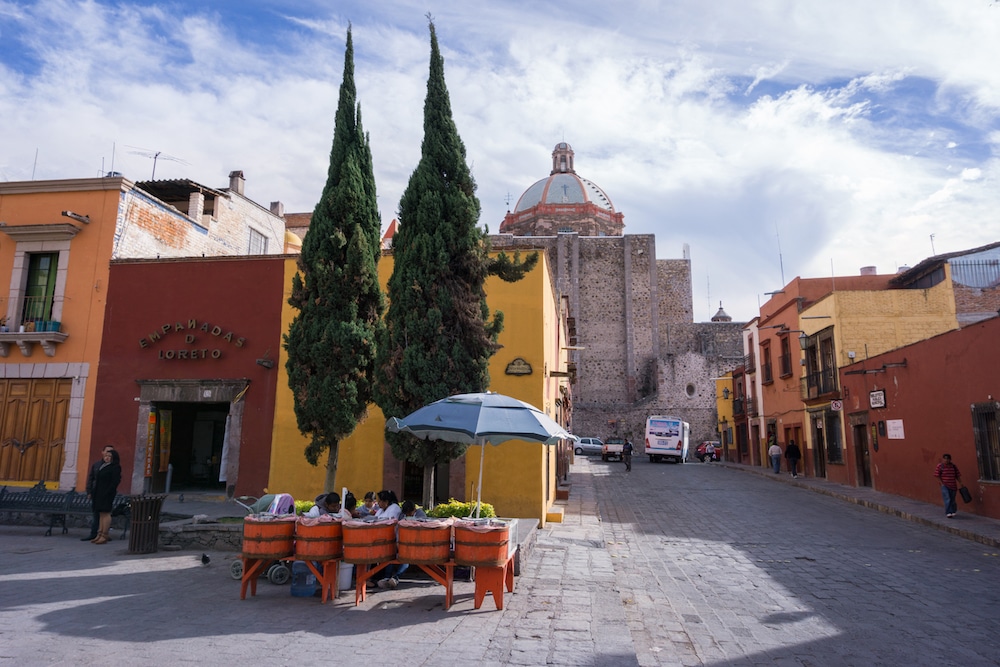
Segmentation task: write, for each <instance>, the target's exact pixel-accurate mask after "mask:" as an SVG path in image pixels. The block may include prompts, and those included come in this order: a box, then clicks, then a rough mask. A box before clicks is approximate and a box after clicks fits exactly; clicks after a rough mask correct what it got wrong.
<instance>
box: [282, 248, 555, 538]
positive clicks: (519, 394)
mask: <svg viewBox="0 0 1000 667" xmlns="http://www.w3.org/2000/svg"><path fill="white" fill-rule="evenodd" d="M392 267H393V258H392V257H383V258H382V259H381V261H380V262H379V280H380V282H381V284H382V287H383V289H385V286H386V284H387V282H388V279H389V276H390V275H391V274H392ZM285 270H286V281H285V284H286V286H287V287H286V299H285V306H284V310H283V313H282V321H283V323H284V324H283V329H284V330H286V331H287V328H288V325H289V324H290V323H291V321H292V318H293V315H294V311H293V309H292V308H291V306H289V305H287V296H288V294H287V292H290V290H291V280H292V276H293V275H294V273H295V271H296V266H295V259H294V258H290V259H289V260H288V261H287V263H286V269H285ZM486 291H487V302H488V304H489V306H490V308H491V310H501V311H503V313H504V331H503V332H502V333H501V334H500V340H499V342H500V344H501V345H503V348H501V349H500V351H499V352H497V354H496V355H495V356H494V357H493V358H492V360H491V362H490V379H491V382H490V390H491V391H496V392H498V393H503V394H507V395H510V396H514V397H516V398H519V399H521V400H523V401H526V402H528V403H531V404H532V405H534V406H536V407H538V408H540V409H542V410H543V411H545V412H546V413H547V414H549V416H551V417H555V416H556V407H555V399H556V398H557V397H559V393H558V392H559V389H558V386H559V379H558V378H548V377H546V376H547V373H546V370H556V369H557V368H558V369H559V370H565V367H566V364H565V361H564V357H565V351H564V350H562V349H561V348H562V346H563V345H565V339H564V338H562V337H561V336H562V334H561V333H560V331H559V327H560V319H559V314H558V310H557V304H556V302H555V299H554V297H553V294H552V285H551V281H550V279H549V272H548V267H547V265H546V262H545V257H544V255H542V256H541V257H540V261H539V263H538V266H537V267H536V268H535V269H534V270H533V271H532V272H531V273H529V274H528V275H527V276H525V278H524V279H523V280H521V281H519V282H517V283H513V284H510V283H505V282H503V281H501V280H499V279H498V278H495V277H494V278H490V279H489V280H488V281H487V285H486ZM518 357H519V358H521V359H523V360H524V361H526V362H527V363H528V364H530V365H531V368H532V373H531V375H523V376H516V375H507V374H506V373H505V372H504V371H505V369H506V367H507V365H508V364H509V363H510V362H511V361H512V360H513V359H515V358H518ZM561 359H562V361H560V360H561ZM286 360H287V353H286V351H285V350H284V349H282V350H281V353H280V358H279V365H278V369H279V373H280V377H279V378H278V396H277V398H276V405H275V419H274V432H273V445H272V448H273V449H272V456H271V469H270V475H269V480H270V481H269V485H268V489H269V491H271V492H272V493H275V492H282V493H290V494H292V496H294V497H295V498H302V499H312V498H314V497H315V496H316V495H317V494H319V493H320V492H321V491H322V490H323V485H324V481H325V478H326V472H325V467H324V466H325V461H323V462H321V464H320V465H319V466H317V467H312V466H310V465H309V464H308V463H307V462H306V460H305V456H304V454H303V451H304V449H305V446H306V443H307V440H306V439H305V438H304V437H303V436H302V435H301V434H300V433H299V431H298V427H297V425H296V421H295V414H294V408H293V400H292V395H291V392H290V391H289V390H288V375H287V373H286V371H285V361H286ZM442 398H443V397H442ZM393 416H397V417H402V416H403V415H393ZM384 429H385V417H384V416H383V415H382V412H381V410H379V408H378V407H376V406H375V405H372V406H370V407H369V414H368V417H367V418H366V419H365V420H364V421H362V422H361V423H360V424H359V425H358V427H357V429H356V430H355V431H354V433H352V434H351V435H350V436H349V437H348V438H346V439H345V440H343V441H342V442H341V443H340V454H339V457H338V466H337V481H336V485H335V488H334V490H336V491H337V492H338V493H339V492H340V490H341V489H342V488H343V487H345V486H346V487H347V488H348V489H350V490H351V491H352V492H353V493H354V494H355V495H356V496H358V497H359V498H360V497H361V495H362V494H363V493H364V492H365V491H377V490H379V489H382V488H384V485H383V472H382V471H383V466H384V464H385V461H384V451H385V447H384ZM465 457H466V468H465V470H466V473H465V474H466V481H465V485H464V490H465V498H459V500H471V499H474V498H475V495H476V494H475V485H476V482H477V479H478V475H479V460H480V448H479V447H475V446H473V447H470V448H469V450H468V452H467V453H466V455H465ZM555 487H556V480H555V452H554V448H553V447H545V446H543V445H538V444H530V443H524V442H506V443H502V444H500V445H498V446H492V445H489V446H487V447H486V451H485V465H484V467H483V493H482V496H483V502H488V503H491V504H492V505H494V507H495V508H496V511H497V514H498V515H500V516H508V517H534V518H538V519H539V520H540V521H541V522H543V523H544V520H545V511H546V509H547V508H548V507H549V505H550V504H551V503H552V501H553V500H554V498H555ZM455 495H459V494H455Z"/></svg>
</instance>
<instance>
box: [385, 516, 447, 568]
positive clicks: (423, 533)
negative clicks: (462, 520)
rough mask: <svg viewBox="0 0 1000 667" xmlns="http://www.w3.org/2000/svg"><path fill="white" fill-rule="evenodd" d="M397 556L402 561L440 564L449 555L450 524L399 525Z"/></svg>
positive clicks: (444, 561) (445, 560)
mask: <svg viewBox="0 0 1000 667" xmlns="http://www.w3.org/2000/svg"><path fill="white" fill-rule="evenodd" d="M398 551H399V555H398V556H397V558H398V559H399V560H401V561H402V562H404V563H413V564H424V565H430V564H440V563H447V562H448V559H449V558H450V557H451V526H449V525H447V524H439V523H428V524H425V525H420V526H414V525H410V524H402V523H401V524H400V525H399V538H398Z"/></svg>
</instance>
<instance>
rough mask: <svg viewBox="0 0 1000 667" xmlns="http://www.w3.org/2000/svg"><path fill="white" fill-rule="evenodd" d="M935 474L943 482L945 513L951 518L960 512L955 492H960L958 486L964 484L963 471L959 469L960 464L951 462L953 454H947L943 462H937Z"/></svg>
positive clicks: (942, 493)
mask: <svg viewBox="0 0 1000 667" xmlns="http://www.w3.org/2000/svg"><path fill="white" fill-rule="evenodd" d="M934 476H935V477H937V479H938V482H940V483H941V500H943V501H944V515H945V516H946V517H948V518H949V519H951V518H953V517H954V516H955V514H957V513H958V505H957V503H956V502H955V494H956V493H958V487H960V486H961V485H962V473H960V472H959V471H958V466H957V465H955V464H954V463H952V462H951V454H945V455H944V456H942V457H941V463H939V464H937V467H936V468H935V469H934Z"/></svg>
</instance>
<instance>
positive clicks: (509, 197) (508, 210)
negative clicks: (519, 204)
mask: <svg viewBox="0 0 1000 667" xmlns="http://www.w3.org/2000/svg"><path fill="white" fill-rule="evenodd" d="M503 201H504V203H505V204H507V212H508V213H510V202H511V201H513V197H511V196H510V190H508V191H507V196H506V197H504V198H503Z"/></svg>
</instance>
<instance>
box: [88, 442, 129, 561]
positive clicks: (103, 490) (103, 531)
mask: <svg viewBox="0 0 1000 667" xmlns="http://www.w3.org/2000/svg"><path fill="white" fill-rule="evenodd" d="M120 460H121V459H119V457H118V452H116V451H115V450H113V449H106V450H105V451H104V463H102V464H101V467H100V469H99V470H98V471H97V477H96V480H95V481H94V494H93V498H94V511H96V512H98V513H99V514H100V517H101V519H100V524H99V527H98V531H97V537H95V538H94V539H93V540H91V541H92V542H93V543H94V544H105V543H106V542H107V541H108V533H109V532H111V508H112V507H113V505H114V502H115V494H116V493H118V485H119V484H120V483H121V481H122V466H121V463H120Z"/></svg>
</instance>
